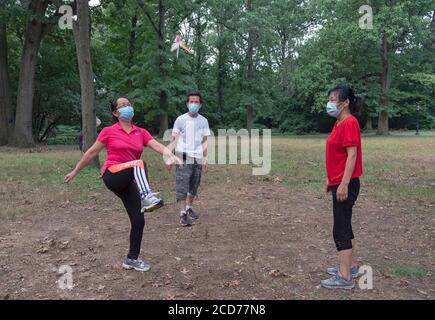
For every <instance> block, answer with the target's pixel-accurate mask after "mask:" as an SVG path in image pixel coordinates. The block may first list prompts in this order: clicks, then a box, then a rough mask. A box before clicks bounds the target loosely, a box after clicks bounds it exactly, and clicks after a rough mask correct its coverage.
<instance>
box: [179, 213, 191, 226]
mask: <svg viewBox="0 0 435 320" xmlns="http://www.w3.org/2000/svg"><path fill="white" fill-rule="evenodd" d="M180 224H181V225H182V226H183V227H189V226H191V225H192V220H190V218H189V216H188V215H187V213H186V212H183V213H180Z"/></svg>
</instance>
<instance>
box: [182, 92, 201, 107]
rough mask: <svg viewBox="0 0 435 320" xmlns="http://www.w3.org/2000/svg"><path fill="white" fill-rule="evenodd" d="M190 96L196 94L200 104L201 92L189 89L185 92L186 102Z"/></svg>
mask: <svg viewBox="0 0 435 320" xmlns="http://www.w3.org/2000/svg"><path fill="white" fill-rule="evenodd" d="M192 96H197V97H199V102H200V103H201V104H202V96H201V93H200V92H199V91H190V92H189V93H188V94H187V98H186V103H188V102H189V97H192Z"/></svg>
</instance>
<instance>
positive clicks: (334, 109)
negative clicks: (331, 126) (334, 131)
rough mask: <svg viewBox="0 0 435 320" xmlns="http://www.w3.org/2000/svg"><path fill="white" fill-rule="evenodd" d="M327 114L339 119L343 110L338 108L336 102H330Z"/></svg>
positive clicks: (327, 106)
mask: <svg viewBox="0 0 435 320" xmlns="http://www.w3.org/2000/svg"><path fill="white" fill-rule="evenodd" d="M326 112H327V113H328V114H329V115H330V116H331V117H334V118H337V117H338V115H339V114H340V112H341V110H339V109H338V108H337V104H336V103H335V102H328V104H327V105H326Z"/></svg>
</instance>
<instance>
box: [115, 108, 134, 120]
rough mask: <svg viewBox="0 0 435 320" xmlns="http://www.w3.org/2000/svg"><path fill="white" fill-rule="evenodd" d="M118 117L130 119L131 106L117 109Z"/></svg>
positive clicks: (132, 111)
mask: <svg viewBox="0 0 435 320" xmlns="http://www.w3.org/2000/svg"><path fill="white" fill-rule="evenodd" d="M118 112H119V117H120V118H121V119H122V120H126V121H131V119H133V116H134V110H133V107H132V106H125V107H122V108H119V109H118Z"/></svg>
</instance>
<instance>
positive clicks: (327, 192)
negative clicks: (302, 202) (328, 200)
mask: <svg viewBox="0 0 435 320" xmlns="http://www.w3.org/2000/svg"><path fill="white" fill-rule="evenodd" d="M330 192H331V187H330V186H329V185H328V180H326V183H325V193H326V195H329V193H330Z"/></svg>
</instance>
